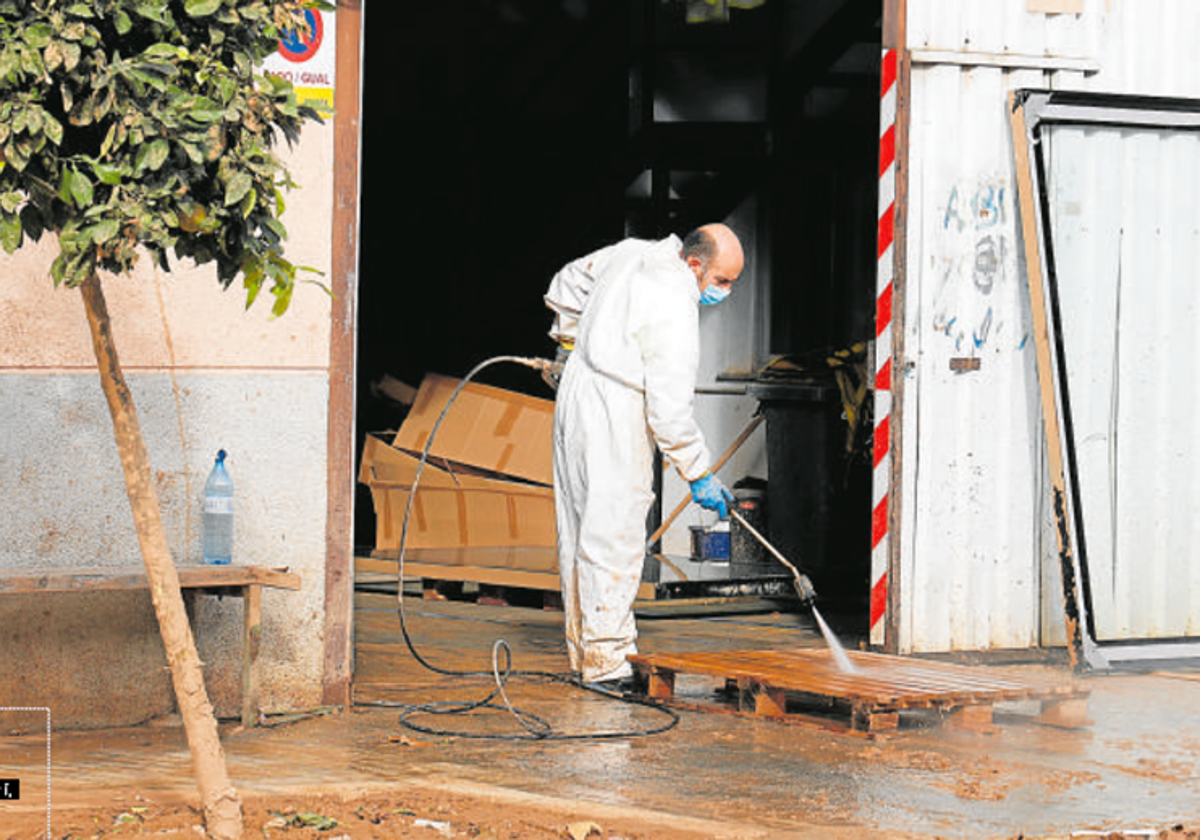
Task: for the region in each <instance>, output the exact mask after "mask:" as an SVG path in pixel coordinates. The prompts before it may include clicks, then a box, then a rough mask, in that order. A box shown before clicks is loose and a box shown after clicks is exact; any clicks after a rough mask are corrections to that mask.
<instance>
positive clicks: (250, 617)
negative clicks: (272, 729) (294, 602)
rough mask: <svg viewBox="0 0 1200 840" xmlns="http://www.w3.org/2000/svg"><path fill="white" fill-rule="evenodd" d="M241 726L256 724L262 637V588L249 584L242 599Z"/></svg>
mask: <svg viewBox="0 0 1200 840" xmlns="http://www.w3.org/2000/svg"><path fill="white" fill-rule="evenodd" d="M242 610H243V621H242V726H246V727H251V726H255V725H256V724H257V723H258V650H259V640H260V638H261V637H262V587H261V586H259V585H258V584H253V583H252V584H249V585H247V586H246V587H245V590H244V593H243V597H242Z"/></svg>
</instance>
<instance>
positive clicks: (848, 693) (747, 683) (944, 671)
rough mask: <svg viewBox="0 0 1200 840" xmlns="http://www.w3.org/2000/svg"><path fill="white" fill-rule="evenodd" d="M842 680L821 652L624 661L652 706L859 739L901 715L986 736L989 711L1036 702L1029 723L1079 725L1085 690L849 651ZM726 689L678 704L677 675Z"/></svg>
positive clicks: (1050, 680) (893, 724)
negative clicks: (920, 715) (933, 717)
mask: <svg viewBox="0 0 1200 840" xmlns="http://www.w3.org/2000/svg"><path fill="white" fill-rule="evenodd" d="M848 655H849V657H850V660H851V662H852V664H853V665H854V668H855V673H844V672H843V671H841V670H840V669H839V668H838V666H837V664H836V663H835V662H834V660H833V657H832V655H831V653H830V652H829V651H828V650H816V649H795V650H772V651H729V652H722V653H683V654H648V655H647V654H639V655H635V656H631V657H630V658H629V661H630V662H631V663H632V664H633V666H634V667H635V668H636V669H637V670H638V671H639V672H640V673H641V674H642V675H643V676H645V677H647V678H648V682H649V687H648V694H649V696H650V697H651V698H652V699H655V700H660V701H663V702H667V703H670V704H671V705H674V706H680V707H683V708H692V709H698V710H702V711H724V712H732V713H735V714H742V715H749V716H752V717H757V718H765V719H770V720H778V721H783V722H786V723H796V724H801V725H810V726H814V725H815V726H819V727H821V728H824V729H832V730H835V731H841V732H850V733H855V734H860V735H868V736H871V735H876V734H879V733H887V732H894V731H895V730H897V729H898V727H899V723H900V713H901V712H904V711H911V710H931V711H937V712H943V713H946V718H945V720H946V724H945V725H947V726H950V727H953V728H960V729H969V730H973V731H977V732H988V731H993V730H994V728H995V727H994V725H993V716H992V713H993V707H994V705H995V704H996V703H1001V702H1012V701H1039V702H1040V713H1039V714H1038V715H1036V716H1031V717H1030V719H1031V720H1033V721H1035V722H1038V723H1044V724H1048V725H1052V726H1060V727H1065V728H1076V727H1081V726H1087V725H1088V724H1089V723H1091V721H1089V720H1088V719H1087V696H1088V694H1089V689H1087V688H1086V687H1084V686H1082V685H1080V684H1079V683H1077V682H1074V681H1072V680H1069V679H1063V678H1059V677H1043V676H1038V675H1033V674H1029V675H1026V674H1014V673H1013V672H1011V671H998V670H996V669H992V668H984V667H967V666H963V665H955V664H951V663H945V662H930V661H927V660H916V659H908V658H902V657H897V656H885V655H882V654H875V653H863V652H859V651H849V652H848ZM677 675H696V676H703V677H709V678H714V679H716V680H720V679H724V680H725V689H724V691H722V692H718V694H717V696H716V697H715V698H704V699H700V700H697V699H695V698H693V697H691V696H688V695H682V694H681V695H677V694H676V691H675V688H676V685H675V683H676V676H677Z"/></svg>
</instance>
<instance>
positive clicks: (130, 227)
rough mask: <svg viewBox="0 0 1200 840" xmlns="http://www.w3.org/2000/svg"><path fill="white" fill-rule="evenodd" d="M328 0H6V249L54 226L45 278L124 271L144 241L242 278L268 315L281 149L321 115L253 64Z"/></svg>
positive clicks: (0, 210) (2, 219)
mask: <svg viewBox="0 0 1200 840" xmlns="http://www.w3.org/2000/svg"><path fill="white" fill-rule="evenodd" d="M308 7H320V8H331V7H330V6H329V4H328V3H324V2H321V0H0V245H2V246H3V247H4V249H5V250H6V251H8V252H9V253H12V252H13V251H15V250H16V249H17V248H19V247H20V246H21V244H22V242H23V240H24V238H25V237H29V238H30V239H33V240H37V239H39V238H40V237H41V235H42V234H43V232H45V231H52V232H55V233H57V234H58V239H59V244H60V248H61V253H60V254H59V256H58V258H57V259H56V260H55V262H54V265H53V267H52V270H51V274H52V276H53V278H54V281H55V283H58V284H66V285H68V286H74V285H76V284H78V283H80V282H82V281H83V280H84V279H85V278H86V277H88V276H89V275H90V274H92V273H93V272H94V271H96V270H97V269H103V270H106V271H112V272H125V271H128V270H129V269H130V268H132V267H133V265H134V263H135V262H136V261H137V258H138V246H141V247H143V248H145V249H146V251H147V252H148V253H149V254H150V255H151V256H152V257H153V258H154V259H155V260H156V261H157V262H158V263H159V264H160V265H161V266H163V268H164V269H168V270H169V263H168V255H169V254H170V253H172V252H173V253H174V254H175V255H176V256H177V257H183V258H191V259H193V260H195V261H196V262H197V263H209V262H215V263H216V266H217V276H218V278H219V279H220V282H221V283H222V285H224V286H226V287H228V286H229V285H230V284H231V283H232V282H233V280H234V279H235V278H236V277H237V276H238V275H239V274H241V275H242V276H243V278H244V284H245V287H246V289H247V306H249V305H250V304H251V303H253V301H254V299H255V297H257V295H258V293H259V291H260V290H261V289H262V287H263V286H264V285H265V286H266V287H267V288H269V289H270V291H271V292H272V294H273V295H274V296H275V304H274V307H273V311H274V312H275V313H276V314H280V313H282V312H283V311H284V310H285V309H286V308H287V306H288V303H289V302H290V300H291V295H292V291H293V288H294V285H295V282H296V272H297V268H296V267H295V266H293V265H291V263H289V262H288V261H287V260H286V259H284V258H283V255H282V242H283V240H284V238H285V237H286V231H285V230H284V227H283V225H282V224H281V223H280V221H279V216H280V215H281V214H282V213H283V210H284V202H283V192H284V191H285V190H286V189H289V188H291V187H293V186H295V185H294V184H293V183H292V181H291V178H290V177H289V175H288V172H287V170H286V169H285V168H284V166H283V165H282V163H281V162H280V160H279V159H278V157H277V156H276V154H275V147H276V144H277V141H278V140H279V139H280V138H283V139H285V140H286V141H287V142H288V143H289V144H291V143H294V142H295V141H296V140H297V139H298V138H299V135H300V129H301V126H302V124H303V123H304V122H305V121H306V120H310V119H318V120H319V118H320V117H319V114H318V113H317V112H316V111H315V110H314V109H312V108H309V107H305V106H301V105H299V104H298V103H297V100H296V95H295V92H294V91H293V89H292V85H291V83H290V82H287V81H285V80H282V79H279V78H274V77H270V76H264V75H259V74H257V73H256V72H255V70H256V68H258V67H259V66H260V65H261V63H262V60H263V59H264V58H265V57H266V56H268V55H270V54H271V53H272V52H274V51H275V50H276V49H277V47H278V43H279V38H280V36H281V34H282V33H285V32H288V31H302V30H303V28H304V27H305V26H306V23H305V20H304V9H305V8H308Z"/></svg>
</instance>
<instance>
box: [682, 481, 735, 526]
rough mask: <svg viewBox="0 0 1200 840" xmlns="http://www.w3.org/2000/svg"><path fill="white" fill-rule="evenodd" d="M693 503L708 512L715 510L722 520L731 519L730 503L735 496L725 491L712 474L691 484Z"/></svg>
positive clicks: (723, 486)
mask: <svg viewBox="0 0 1200 840" xmlns="http://www.w3.org/2000/svg"><path fill="white" fill-rule="evenodd" d="M691 488H692V501H693V502H695V503H696V504H698V505H700V507H702V508H705V509H706V510H715V511H716V512H717V515H718V516H720V517H721V518H722V519H728V518H729V503H730V502H732V501H733V494H732V493H730V492H729V491H728V490H726V489H725V485H724V484H722V483H721V480H720V479H719V478H717V477H716V476H715V475H713V474H712V473H705V474H704V475H702V476H700V477H699V478H697V479H696V480H695V481H693V482H692V483H691Z"/></svg>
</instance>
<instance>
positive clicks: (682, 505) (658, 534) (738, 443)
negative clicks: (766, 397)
mask: <svg viewBox="0 0 1200 840" xmlns="http://www.w3.org/2000/svg"><path fill="white" fill-rule="evenodd" d="M765 419H766V417H765V415H762V414H756V415H754V417H752V418H751V419H750V422H749V423H748V424H747V425H746V428H745V429H744V430H743V431H742V433H741V434H740V435H738V437H737V440H735V441H734V442H733V444H732V445H731V446H730V447H729V448H728V449H726V450H725V454H723V455H722V456H721V457H720V458H718V459H717V462H716V463H715V464H713V467H712V470H711V471H710V472H713V473H715V472H716V471H717V470H719V469H721V467H723V466H725V462H726V461H728V460H729V459H730V458H732V457H733V453H735V452H737V451H738V450H739V449H741V448H742V444H743V443H745V442H746V438H748V437H750V435H752V434H754V430H755V429H757V428H758V427H759V424H761V423H762V421H763V420H765ZM691 500H692V495H691V493H688V495H686V496H684V497H683V498H682V499H680V500H679V504H677V505H676V506H675V510H673V511H671V515H670V516H668V517H667V518H666V519H664V520H663V523H662V524H661V525H659V526H658V528H657V529H656V530H655V532H654V533H653V534H651V535H650V539H648V540H646V550H647V551H649V550H650V547H651V546H653V545H654V544H655V543H656V542H658V541H659V539H661V538H662V535H663V534H665V533H666V532H667V529H668V528H670V527H671V523H672V522H674V521H675V520H676V519H677V518H679V514H681V513H683V512H684V510H686V509H687V506H688V502H690V501H691Z"/></svg>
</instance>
